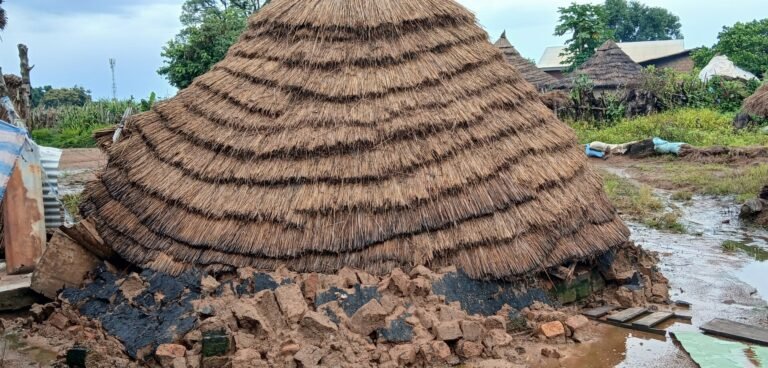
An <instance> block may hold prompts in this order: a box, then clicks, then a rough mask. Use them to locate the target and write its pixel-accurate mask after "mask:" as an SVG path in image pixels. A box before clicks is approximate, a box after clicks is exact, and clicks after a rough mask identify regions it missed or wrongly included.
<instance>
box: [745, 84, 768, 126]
mask: <svg viewBox="0 0 768 368" xmlns="http://www.w3.org/2000/svg"><path fill="white" fill-rule="evenodd" d="M741 111H742V112H745V113H747V114H749V115H752V116H757V117H760V118H764V119H768V82H766V83H763V86H762V87H760V88H758V89H757V91H756V92H755V94H753V95H752V96H749V98H747V99H746V100H744V107H743V108H742V109H741Z"/></svg>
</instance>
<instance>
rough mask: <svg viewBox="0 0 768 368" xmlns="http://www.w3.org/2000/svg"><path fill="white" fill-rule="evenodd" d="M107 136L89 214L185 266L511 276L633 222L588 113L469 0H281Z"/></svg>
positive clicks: (589, 246)
mask: <svg viewBox="0 0 768 368" xmlns="http://www.w3.org/2000/svg"><path fill="white" fill-rule="evenodd" d="M108 154H109V163H108V165H107V167H106V169H105V171H104V172H103V174H101V175H100V176H99V179H98V180H96V181H94V182H91V183H89V185H88V186H87V189H86V192H85V196H84V198H85V201H84V204H83V206H82V210H83V213H84V215H86V216H92V217H93V218H94V219H95V220H96V223H97V227H98V230H99V232H100V233H101V235H102V237H103V238H104V240H105V241H106V242H107V243H108V244H111V245H112V247H114V249H115V250H116V251H117V252H118V253H119V254H120V255H121V256H123V257H124V258H126V259H127V260H129V261H131V262H133V263H136V264H139V265H141V266H145V267H149V268H152V269H156V270H161V271H166V272H170V273H174V274H175V273H178V272H181V271H184V270H185V269H187V268H190V267H193V266H196V267H199V268H203V269H205V270H207V271H212V272H216V271H225V270H231V269H232V268H233V267H245V266H253V267H255V268H257V269H274V268H276V267H279V266H281V265H284V266H287V267H289V268H291V269H293V270H297V271H302V272H312V271H314V272H332V271H334V270H338V269H340V268H342V267H344V266H350V267H354V268H362V269H365V270H367V271H369V272H372V273H377V274H381V273H384V272H389V271H390V270H391V269H392V268H394V267H404V268H406V269H407V268H410V267H413V266H416V265H428V266H430V267H437V266H444V265H455V266H457V267H459V268H460V269H463V270H464V271H466V272H467V273H468V274H469V275H471V276H473V277H482V276H495V277H503V276H510V275H519V274H525V273H529V272H533V271H540V270H543V269H545V268H546V267H549V266H554V265H560V264H562V263H563V262H565V261H568V260H577V259H584V258H588V257H593V256H596V255H599V254H602V253H604V252H606V251H608V250H610V249H612V248H613V247H615V246H617V245H620V244H623V243H624V242H625V241H626V240H627V238H628V236H629V232H628V230H627V227H626V226H625V225H624V223H623V222H622V221H621V219H620V218H619V217H618V216H617V214H616V212H615V210H614V208H613V207H612V205H611V203H610V202H609V200H608V199H607V198H606V196H605V194H604V192H603V189H602V181H601V179H600V177H599V176H598V175H597V174H596V173H595V172H594V171H593V170H592V169H591V168H590V166H589V164H588V163H587V161H586V157H585V155H584V152H583V149H582V148H581V147H580V146H579V145H578V144H577V140H576V136H575V134H574V133H573V131H572V130H571V129H570V128H568V127H567V126H566V125H565V124H563V123H561V122H560V121H558V120H557V118H556V117H555V116H554V115H553V113H552V112H551V111H550V110H549V109H547V108H546V107H545V106H544V105H543V104H542V103H541V101H540V99H539V98H538V92H537V91H536V90H535V89H534V88H533V87H532V86H531V85H530V84H529V83H527V82H525V81H524V80H523V79H522V77H521V76H520V74H519V73H517V72H516V71H515V70H514V68H512V67H511V66H509V65H508V64H507V63H506V62H505V61H504V59H503V58H502V56H501V54H500V53H499V52H498V50H497V49H496V48H494V47H493V45H491V44H490V43H488V41H487V34H486V33H485V32H484V31H483V30H482V29H481V28H480V27H478V26H477V25H476V22H475V18H474V15H473V14H472V13H471V12H469V11H468V10H466V9H465V8H463V7H462V6H461V5H459V4H457V3H455V2H453V1H451V0H421V1H413V0H387V1H379V0H356V1H338V0H313V1H307V0H274V1H272V2H271V3H270V4H269V5H268V6H266V7H264V9H263V10H261V11H260V12H259V13H258V14H256V15H254V16H253V17H252V18H251V19H250V21H249V26H248V29H247V30H246V31H245V33H244V34H243V36H242V37H241V38H240V41H239V42H237V43H236V44H235V45H234V46H233V47H232V48H231V49H230V50H229V53H228V54H227V56H226V57H225V59H224V60H223V61H221V62H219V63H218V64H216V65H215V66H214V67H213V69H212V70H211V71H210V72H208V73H206V74H205V75H203V76H201V77H199V78H197V79H196V80H195V81H194V82H193V83H192V85H191V86H190V87H189V88H187V89H185V90H183V91H180V92H179V94H178V95H177V96H176V97H174V98H172V99H169V100H166V101H163V102H161V103H158V104H157V105H155V107H154V108H153V109H152V111H150V112H147V113H143V114H139V115H135V116H134V117H132V118H131V120H130V121H129V122H128V124H127V126H126V129H125V131H124V138H123V139H122V140H121V141H119V142H117V143H115V144H113V145H111V146H110V147H109V149H108Z"/></svg>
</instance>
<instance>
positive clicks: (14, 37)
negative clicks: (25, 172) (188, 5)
mask: <svg viewBox="0 0 768 368" xmlns="http://www.w3.org/2000/svg"><path fill="white" fill-rule="evenodd" d="M8 5H9V6H8V7H7V9H6V10H7V12H8V14H9V18H10V19H9V20H10V22H9V26H8V28H7V29H6V32H4V33H3V34H2V42H0V65H2V66H3V67H4V72H6V73H8V72H13V73H17V72H18V58H17V53H16V44H18V43H25V44H27V45H28V46H29V49H30V63H32V64H34V65H35V69H34V70H33V72H32V79H33V83H35V84H37V85H41V84H51V85H54V86H72V85H75V84H78V85H82V86H85V87H86V88H89V89H91V90H92V91H93V93H94V96H99V97H107V96H110V95H111V76H110V69H109V63H108V60H109V58H115V59H117V85H118V94H119V95H120V96H122V97H127V96H129V95H131V94H133V95H135V96H136V97H137V98H138V97H145V95H146V94H148V93H149V92H150V91H153V90H154V91H157V93H158V94H160V95H161V96H163V95H166V94H172V93H173V92H174V90H173V89H172V88H170V86H168V85H167V83H166V82H165V81H164V80H163V79H162V78H161V77H160V76H158V75H157V73H156V72H155V71H156V69H157V68H158V67H159V66H160V65H161V64H162V60H161V57H160V50H161V47H162V46H163V44H164V43H165V42H166V41H167V40H169V39H171V38H172V37H173V36H174V34H176V32H178V30H179V28H180V24H179V21H178V15H179V12H180V6H179V5H178V4H168V3H157V4H149V5H141V6H139V5H134V6H130V7H126V8H124V9H121V11H120V12H116V13H94V12H88V13H70V14H56V13H45V12H42V13H41V12H37V11H34V10H30V9H28V8H26V7H21V6H13V4H12V3H10V4H8Z"/></svg>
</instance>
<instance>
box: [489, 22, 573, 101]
mask: <svg viewBox="0 0 768 368" xmlns="http://www.w3.org/2000/svg"><path fill="white" fill-rule="evenodd" d="M494 46H496V47H498V48H499V50H501V52H502V53H503V54H504V58H505V59H506V60H507V62H508V63H510V64H512V66H513V67H515V69H517V71H518V72H520V74H522V75H523V78H525V80H527V81H528V82H529V83H531V84H533V85H534V86H536V88H538V89H539V90H544V89H548V88H550V87H551V86H552V85H554V84H555V83H557V81H558V80H557V78H555V77H553V76H551V75H549V74H547V73H545V72H543V71H541V69H539V68H537V67H536V65H534V64H533V63H531V62H530V61H529V60H527V59H526V58H524V57H523V56H522V55H520V53H519V52H517V50H516V49H515V47H514V46H512V44H511V43H509V40H508V39H507V32H506V31H505V32H504V33H502V34H501V37H500V38H499V40H498V41H496V43H495V44H494Z"/></svg>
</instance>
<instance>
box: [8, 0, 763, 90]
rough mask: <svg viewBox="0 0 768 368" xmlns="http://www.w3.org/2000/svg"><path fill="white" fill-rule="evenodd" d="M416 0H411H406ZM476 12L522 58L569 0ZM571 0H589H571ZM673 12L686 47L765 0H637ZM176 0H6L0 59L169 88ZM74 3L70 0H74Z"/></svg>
mask: <svg viewBox="0 0 768 368" xmlns="http://www.w3.org/2000/svg"><path fill="white" fill-rule="evenodd" d="M381 1H385V0H381ZM413 1H418V0H413ZM459 2H461V3H462V4H464V5H465V6H466V7H467V8H469V9H470V10H472V11H473V12H475V13H476V15H477V17H478V21H479V23H480V24H481V25H482V26H483V27H484V28H485V29H486V31H488V33H489V35H490V37H491V39H492V41H495V39H496V38H497V37H498V36H499V34H501V32H502V31H503V30H506V31H507V35H508V37H509V38H510V41H512V43H513V44H514V45H515V46H516V47H517V48H518V50H520V52H521V53H522V54H523V55H524V56H526V57H529V58H533V59H538V58H539V57H540V56H541V53H542V52H543V50H544V48H545V47H547V46H553V45H558V44H562V42H563V38H558V37H555V36H553V35H552V33H553V32H554V28H555V25H556V23H557V19H558V14H557V8H558V7H561V6H568V5H569V4H570V3H571V1H570V0H459ZM577 2H579V3H585V2H593V3H597V1H587V0H577ZM643 2H644V3H646V4H648V5H651V6H662V7H665V8H667V9H669V10H670V11H671V12H672V13H674V14H677V15H678V16H680V18H681V22H682V24H683V34H684V36H685V37H686V45H687V46H688V47H696V46H700V45H711V44H713V43H714V42H715V40H716V37H717V33H718V32H719V31H720V30H721V29H722V26H724V25H731V24H733V23H735V22H737V21H749V20H752V19H755V18H758V19H759V18H765V17H768V7H766V6H765V0H731V1H728V2H703V1H692V0H644V1H643ZM182 3H183V0H154V1H150V0H70V1H67V2H63V1H61V0H12V1H6V10H7V11H8V13H9V17H10V23H9V25H8V28H7V29H6V31H5V32H4V33H3V34H0V37H2V41H0V65H1V66H3V67H4V71H6V72H14V73H15V72H17V71H18V59H17V52H16V44H17V43H19V42H23V43H26V44H27V45H29V47H30V58H31V62H32V63H33V64H35V65H36V67H35V69H34V71H33V74H32V78H33V83H35V84H36V85H42V84H51V85H54V86H71V85H74V84H78V85H83V86H85V87H86V88H90V89H91V90H92V91H93V92H94V95H95V96H97V97H108V96H110V95H111V80H110V73H109V64H108V59H109V58H111V57H114V58H116V59H117V63H118V66H117V72H118V75H117V79H118V94H119V95H120V96H123V97H127V96H129V95H134V96H136V97H137V98H139V97H144V96H146V95H147V94H149V92H150V91H155V92H157V93H158V94H160V95H161V96H163V95H167V94H172V93H173V92H174V89H173V88H172V87H170V86H169V85H168V84H167V83H166V82H165V80H164V79H162V77H160V76H158V75H157V73H156V70H157V68H159V67H160V66H161V65H162V58H161V57H160V52H161V48H162V46H163V45H164V44H165V43H166V42H167V41H168V40H169V39H171V38H172V37H173V36H174V35H175V34H176V33H177V32H178V31H179V29H180V28H181V25H180V24H179V21H178V16H179V14H180V12H181V4H182ZM74 5H76V6H74Z"/></svg>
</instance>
